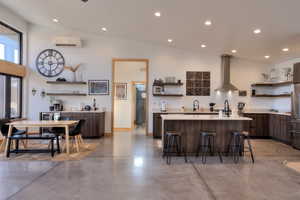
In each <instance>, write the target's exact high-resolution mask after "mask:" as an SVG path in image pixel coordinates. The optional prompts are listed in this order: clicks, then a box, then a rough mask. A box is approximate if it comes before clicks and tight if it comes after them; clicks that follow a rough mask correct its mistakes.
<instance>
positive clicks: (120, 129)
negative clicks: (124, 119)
mask: <svg viewBox="0 0 300 200" xmlns="http://www.w3.org/2000/svg"><path fill="white" fill-rule="evenodd" d="M114 131H132V128H114Z"/></svg>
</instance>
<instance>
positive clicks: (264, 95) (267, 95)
mask: <svg viewBox="0 0 300 200" xmlns="http://www.w3.org/2000/svg"><path fill="white" fill-rule="evenodd" d="M290 96H291V94H256V95H252V97H290Z"/></svg>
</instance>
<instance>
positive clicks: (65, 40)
mask: <svg viewBox="0 0 300 200" xmlns="http://www.w3.org/2000/svg"><path fill="white" fill-rule="evenodd" d="M53 43H54V45H55V46H57V47H82V41H81V39H80V38H79V37H63V36H58V37H55V38H54V39H53Z"/></svg>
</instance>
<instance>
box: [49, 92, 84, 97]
mask: <svg viewBox="0 0 300 200" xmlns="http://www.w3.org/2000/svg"><path fill="white" fill-rule="evenodd" d="M46 95H47V96H87V94H85V93H52V92H48V93H46Z"/></svg>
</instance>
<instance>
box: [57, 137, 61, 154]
mask: <svg viewBox="0 0 300 200" xmlns="http://www.w3.org/2000/svg"><path fill="white" fill-rule="evenodd" d="M56 146H57V153H60V146H59V136H58V135H57V136H56Z"/></svg>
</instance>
